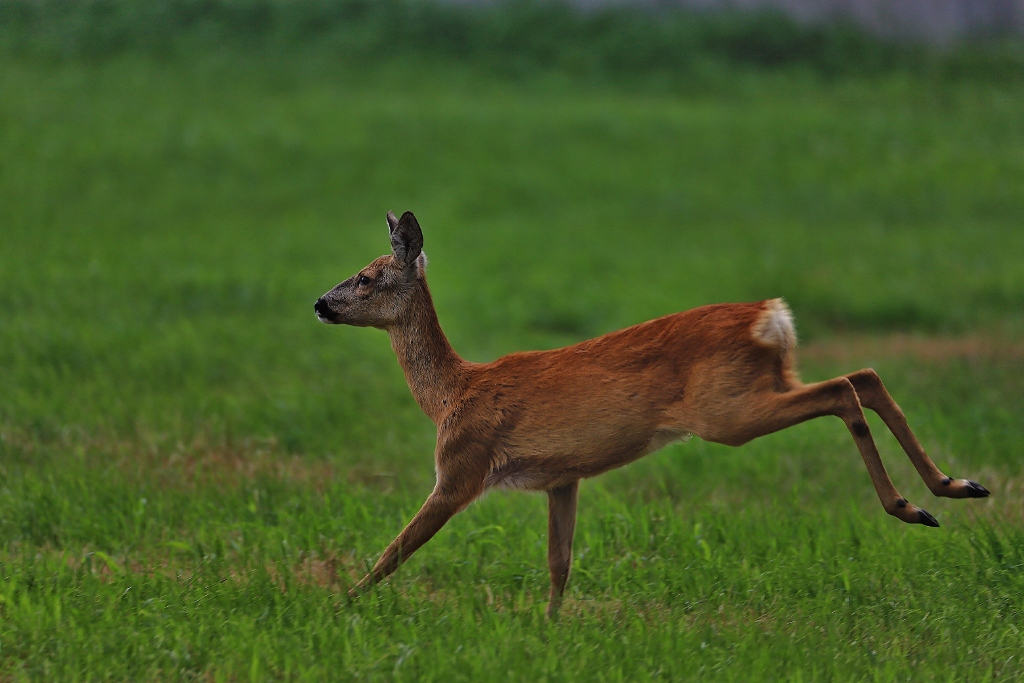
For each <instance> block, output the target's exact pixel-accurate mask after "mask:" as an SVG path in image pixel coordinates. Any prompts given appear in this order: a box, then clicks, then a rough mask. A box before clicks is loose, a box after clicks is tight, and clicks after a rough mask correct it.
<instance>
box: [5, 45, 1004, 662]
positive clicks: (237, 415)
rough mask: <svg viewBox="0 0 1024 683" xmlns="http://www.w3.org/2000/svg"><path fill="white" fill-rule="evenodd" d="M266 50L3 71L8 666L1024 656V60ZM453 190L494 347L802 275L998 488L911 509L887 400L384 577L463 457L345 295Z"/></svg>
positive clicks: (459, 253) (468, 292) (453, 230)
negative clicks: (885, 420)
mask: <svg viewBox="0 0 1024 683" xmlns="http://www.w3.org/2000/svg"><path fill="white" fill-rule="evenodd" d="M488 73H490V72H487V73H484V72H481V71H478V70H475V69H474V68H473V67H471V66H465V65H463V66H453V65H452V64H450V63H444V64H441V63H434V62H432V61H430V60H429V59H424V60H420V61H417V62H415V63H414V62H412V61H408V60H405V61H403V60H399V61H394V62H391V63H387V64H380V65H377V66H373V67H366V66H365V65H362V66H360V67H358V68H356V67H354V66H351V65H349V66H346V62H343V61H337V60H330V59H326V58H323V57H318V56H317V55H315V54H306V55H303V54H298V53H285V54H270V53H266V54H264V53H260V52H259V51H254V50H250V51H246V50H242V49H230V50H225V51H222V52H217V51H211V50H206V51H203V52H199V53H197V54H195V55H193V56H192V57H183V56H180V55H179V56H177V57H174V58H166V59H155V58H150V57H140V56H137V55H134V56H133V55H124V56H120V57H117V56H114V57H110V58H106V59H103V60H84V59H83V60H76V59H71V60H63V61H52V60H50V61H46V60H42V59H37V58H31V57H15V56H10V55H7V56H5V57H3V58H2V60H0V681H8V680H10V681H20V680H67V681H73V680H188V679H200V680H213V681H222V680H224V681H241V680H252V681H262V680H325V679H328V678H335V679H342V680H344V679H350V678H351V679H369V680H444V681H451V680H490V679H501V680H503V679H509V680H526V681H541V680H607V681H613V680H648V679H659V680H738V681H750V680H793V681H798V680H800V681H809V680H839V681H860V680H880V681H890V680H892V681H895V680H942V681H947V680H955V681H1011V680H1019V679H1020V678H1021V677H1022V676H1024V662H1022V657H1021V643H1022V641H1024V633H1022V629H1024V614H1022V608H1024V505H1022V502H1021V501H1022V498H1021V495H1022V493H1024V491H1022V489H1024V471H1022V465H1021V462H1022V461H1021V458H1020V455H1021V453H1022V451H1024V426H1022V425H1024V401H1022V398H1021V397H1022V396H1024V342H1022V339H1024V230H1022V229H1021V226H1022V225H1024V193H1022V192H1021V188H1022V187H1024V118H1022V117H1021V115H1020V112H1021V111H1024V90H1022V89H1021V88H1020V83H1018V82H1015V81H1009V82H1008V81H994V80H983V79H977V80H971V79H958V80H944V79H936V78H929V77H927V76H922V75H906V74H901V73H900V72H893V73H887V74H878V75H874V76H870V77H855V76H848V77H843V78H838V79H823V78H821V77H818V76H815V75H814V74H811V73H807V72H805V71H801V70H799V69H787V70H756V69H739V68H738V69H735V70H734V71H729V72H723V73H721V74H719V75H718V76H716V77H714V78H709V79H705V80H700V81H699V82H694V83H693V84H691V85H686V84H685V83H684V84H682V85H680V84H676V85H675V86H672V87H663V88H659V87H653V86H650V87H648V86H642V87H641V86H640V85H637V86H636V87H631V86H630V84H628V83H622V82H616V83H606V84H604V85H601V84H595V83H593V82H591V83H590V84H589V85H588V84H583V83H581V82H580V81H579V80H576V79H573V78H571V77H569V76H566V75H564V74H561V72H554V71H553V72H544V71H537V72H530V73H529V74H527V75H520V76H517V77H514V78H513V77H506V78H495V77H493V75H487V74H488ZM388 209H394V210H396V211H399V212H400V211H403V210H407V209H411V210H414V211H415V212H416V214H417V216H418V218H419V220H420V222H421V224H422V225H423V228H424V233H425V240H426V245H425V250H426V252H427V253H428V254H429V256H430V268H429V277H430V282H431V286H432V289H433V292H434V297H435V301H436V303H437V307H438V312H439V316H440V319H441V323H442V325H443V326H444V327H445V329H446V331H447V332H448V334H449V337H450V339H451V340H452V343H453V345H454V346H455V348H456V349H457V350H459V351H460V352H461V353H462V354H463V355H464V356H465V357H467V358H469V359H471V360H477V361H482V360H489V359H493V358H496V357H497V356H499V355H502V354H504V353H507V352H510V351H513V350H517V349H523V348H551V347H555V346H560V345H563V344H566V343H570V342H573V341H577V340H580V339H583V338H586V337H589V336H593V335H597V334H600V333H603V332H607V331H610V330H613V329H616V328H619V327H622V326H625V325H628V324H632V323H636V322H640V321H642V320H645V319H647V318H650V317H654V316H657V315H662V314H665V313H670V312H673V311H677V310H682V309H685V308H688V307H692V306H696V305H700V304H704V303H711V302H717V301H737V300H751V299H758V298H766V297H770V296H784V297H786V298H787V300H788V301H789V302H790V304H791V306H792V308H793V309H794V311H795V313H796V316H797V324H798V331H799V332H800V334H801V336H802V339H803V344H804V346H805V347H806V349H805V354H804V360H803V362H802V370H803V375H804V377H805V379H808V380H814V379H823V378H826V377H830V376H834V375H836V374H839V373H840V372H849V371H851V370H854V369H857V368H859V367H864V366H868V365H870V366H873V367H875V368H876V369H877V370H878V371H879V372H880V373H881V375H882V377H883V378H884V379H885V381H886V383H887V385H888V386H889V389H890V391H891V392H892V393H893V395H894V396H895V398H896V400H897V401H899V402H900V403H901V405H902V406H903V408H904V410H905V411H906V413H907V415H908V418H909V420H910V422H911V425H912V426H913V427H914V428H915V430H916V432H917V434H918V436H919V437H920V439H921V441H922V442H923V443H924V445H925V447H926V448H927V449H928V450H929V452H930V453H931V455H932V457H933V458H934V459H935V460H936V462H937V463H938V464H939V466H940V467H941V468H943V469H945V470H946V471H947V472H948V473H949V474H952V475H954V476H967V477H970V478H974V479H977V480H979V481H981V483H983V484H985V485H986V486H988V487H989V488H990V489H992V491H993V494H994V495H993V497H992V498H990V499H987V500H984V501H950V500H945V499H934V498H931V497H930V495H929V494H928V492H927V490H926V489H925V487H924V486H923V484H922V483H921V482H920V480H919V479H918V478H917V476H916V474H915V473H914V471H913V468H912V467H911V466H910V464H909V462H908V461H907V459H906V458H905V456H903V454H902V452H901V451H900V450H899V447H898V445H897V444H896V443H895V440H894V439H893V438H892V436H891V435H890V434H889V433H888V432H887V431H885V429H884V426H883V425H882V424H881V423H880V422H879V421H878V420H876V419H874V417H873V416H871V424H872V428H873V431H874V434H875V436H876V439H877V441H878V444H879V448H880V450H881V452H882V455H883V458H884V459H885V461H886V464H887V466H888V467H889V470H890V473H891V474H892V476H893V479H894V480H895V482H896V484H897V486H898V487H899V488H900V489H901V491H902V492H903V493H904V494H905V495H906V496H907V497H908V498H909V499H910V500H911V501H912V502H915V503H917V504H920V505H922V506H923V507H925V508H926V509H928V510H929V511H931V512H932V513H933V514H935V516H936V517H937V518H938V519H939V521H940V523H941V524H942V525H943V526H942V528H940V529H927V528H923V527H918V526H915V527H910V526H907V525H902V524H901V523H899V522H897V521H895V520H894V519H892V518H890V517H888V516H887V515H885V513H884V511H883V510H882V509H881V506H880V505H879V504H878V502H877V499H875V497H874V492H873V490H872V488H871V485H870V482H869V480H868V477H867V474H866V472H865V471H864V467H863V465H862V464H861V462H860V458H859V457H858V455H857V452H856V449H855V447H854V445H853V443H852V440H851V439H850V438H849V435H848V434H847V432H846V430H845V429H844V428H843V425H842V424H840V423H839V422H838V421H836V420H818V421H814V422H811V423H807V424H805V425H801V426H799V427H797V428H794V429H791V430H788V431H786V432H784V433H780V434H776V435H772V436H769V437H765V438H762V439H759V440H757V441H755V442H753V443H751V444H749V445H747V446H745V447H743V448H741V449H729V448H726V447H721V446H716V445H713V444H708V443H704V442H701V441H699V440H696V439H695V440H693V441H691V442H689V443H687V444H682V445H678V446H673V447H670V448H668V449H666V450H665V451H663V452H661V453H658V454H655V455H653V456H649V457H648V458H646V459H644V460H642V461H640V462H638V463H635V464H633V465H630V466H629V467H627V468H625V469H623V470H619V471H616V472H613V473H611V474H608V475H606V476H604V477H602V478H599V479H596V480H592V481H587V482H585V483H584V484H583V486H582V487H581V493H580V516H579V526H578V529H577V537H576V544H575V565H574V573H573V576H572V579H571V580H570V588H569V594H568V598H567V602H566V605H565V608H564V611H563V617H562V619H561V620H560V621H558V622H557V623H549V622H547V621H546V620H545V619H544V617H543V613H544V606H545V598H546V590H547V575H546V565H545V547H546V546H545V544H546V540H545V531H546V522H545V511H546V505H545V502H544V500H543V498H542V497H540V496H538V495H531V494H523V493H502V492H494V493H491V494H489V495H488V496H486V497H485V498H484V499H482V500H481V501H479V502H477V503H476V504H474V505H473V506H472V507H471V508H470V509H469V510H467V511H466V512H465V513H463V514H462V515H460V516H458V517H457V518H455V519H454V520H453V521H452V522H451V523H450V524H449V525H448V526H447V527H446V528H445V529H443V530H442V532H441V533H440V534H438V536H437V537H436V538H435V539H434V540H433V541H432V542H431V543H429V544H428V545H427V546H425V547H424V548H423V549H422V550H421V551H420V552H419V553H418V554H417V555H416V556H415V557H414V558H412V559H411V560H410V561H409V562H408V564H407V565H405V566H404V567H403V568H402V569H401V570H399V572H398V573H397V574H396V575H395V576H394V577H393V579H392V580H391V581H390V582H389V583H387V584H385V585H382V586H381V587H380V588H379V589H377V590H375V591H374V592H373V593H371V594H369V595H367V596H365V597H364V598H363V599H361V600H359V601H358V602H355V603H351V604H350V603H349V602H348V601H347V600H346V599H345V597H344V596H345V591H346V590H347V588H348V586H350V585H351V583H352V582H353V581H354V580H355V579H356V578H358V576H359V575H360V574H361V572H362V571H364V570H365V568H366V566H367V565H368V564H369V563H372V562H373V561H374V560H375V559H376V557H377V555H378V554H379V553H380V551H381V550H383V548H384V547H385V545H386V544H387V543H388V542H389V541H390V540H391V539H392V538H393V537H394V535H395V534H396V533H397V532H398V531H399V530H400V529H401V527H402V525H403V524H404V523H405V521H406V520H408V518H409V517H410V515H411V514H412V513H413V512H414V511H415V509H416V508H417V507H418V505H419V503H420V502H421V501H422V499H423V498H424V497H425V496H426V494H427V493H428V492H429V490H430V487H431V485H432V483H433V471H432V465H433V463H432V447H433V437H434V431H433V425H432V424H431V423H430V421H429V420H428V419H427V418H426V417H425V416H424V415H422V414H421V413H420V412H419V410H418V408H417V407H416V405H415V403H414V401H413V400H412V398H411V396H410V395H409V393H408V390H407V388H406V386H405V383H404V380H403V377H402V375H401V372H400V370H399V368H398V366H397V363H396V362H395V359H394V357H393V355H392V352H391V350H390V347H389V345H388V342H387V337H386V335H384V333H382V332H379V331H376V330H366V329H352V328H331V327H328V326H325V325H321V324H319V323H318V322H317V321H316V319H315V317H314V316H313V311H312V304H313V302H314V300H315V299H316V297H317V296H319V295H320V294H321V293H323V292H324V291H326V290H327V289H329V288H330V287H331V286H333V285H334V284H335V283H336V282H338V281H340V280H341V279H344V278H345V277H348V275H350V274H351V273H352V272H354V271H355V269H357V268H359V267H360V266H362V265H364V264H365V263H366V262H368V261H370V260H371V259H372V258H374V257H376V256H378V255H379V254H381V253H384V252H385V251H386V250H387V238H386V225H385V222H384V213H385V212H386V211H387V210H388Z"/></svg>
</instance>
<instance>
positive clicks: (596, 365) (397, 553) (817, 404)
mask: <svg viewBox="0 0 1024 683" xmlns="http://www.w3.org/2000/svg"><path fill="white" fill-rule="evenodd" d="M387 220H388V226H389V228H390V233H391V246H392V252H393V253H391V254H389V255H386V256H381V257H380V258H378V259H377V260H375V261H373V262H372V263H370V264H369V265H368V266H366V267H365V268H363V269H362V270H361V271H359V272H358V273H357V274H355V275H353V276H352V277H350V278H349V279H347V280H345V281H344V282H342V283H341V284H339V285H338V286H337V287H335V288H334V289H332V290H330V291H329V292H327V293H326V294H324V295H323V296H322V297H320V299H318V300H317V302H316V305H315V310H316V314H317V317H318V318H319V319H320V320H321V321H323V322H325V323H334V324H346V325H357V326H372V327H377V328H380V329H384V330H386V331H387V332H388V334H389V335H390V336H391V346H392V348H393V349H394V351H395V354H397V356H398V362H399V363H400V364H401V366H402V369H403V370H404V372H405V377H406V380H407V381H408V383H409V389H410V390H411V391H412V394H413V396H414V397H415V398H416V402H417V403H418V404H419V406H420V408H422V409H423V412H425V413H426V414H427V415H428V416H429V417H430V419H431V420H433V421H434V423H435V424H436V425H437V446H436V450H435V452H434V462H435V466H436V472H437V483H436V485H435V487H434V490H433V492H432V493H431V494H430V496H429V497H428V498H427V500H426V502H424V503H423V507H422V508H421V509H420V510H419V512H417V513H416V515H415V516H414V517H413V518H412V521H410V522H409V524H408V526H406V527H405V529H403V530H402V532H401V533H400V534H399V535H398V538H396V539H395V540H394V542H392V543H391V545H390V546H388V548H387V549H386V550H385V551H384V554H383V555H382V556H381V558H380V560H379V561H378V562H377V564H376V565H375V566H374V568H373V570H372V571H371V572H370V573H369V574H368V575H367V576H366V577H364V578H363V579H362V580H361V581H360V582H359V583H358V584H357V585H356V586H355V587H354V588H353V589H352V590H351V591H350V595H351V596H353V597H354V596H356V595H358V594H359V593H360V592H361V591H363V590H365V589H366V588H368V587H369V586H371V585H373V584H374V583H376V582H377V581H380V580H381V579H383V578H384V577H385V576H387V575H388V574H390V573H391V572H393V571H395V569H396V568H397V567H398V565H399V564H401V563H402V562H403V561H404V560H407V559H408V558H409V556H410V555H412V554H413V553H414V552H415V551H416V549H417V548H419V547H420V546H422V545H423V544H424V543H426V542H427V541H428V540H430V538H431V537H432V536H433V535H434V534H435V533H437V531H438V530H439V529H440V528H441V527H442V526H444V524H445V523H446V522H447V521H448V520H449V519H450V518H451V517H452V516H453V515H454V514H456V513H457V512H459V511H460V510H462V509H463V508H465V507H466V506H467V505H469V504H470V502H472V501H473V499H475V498H476V497H477V496H479V495H480V494H481V493H483V492H484V491H485V490H486V489H488V488H490V487H492V486H504V487H509V488H517V489H526V490H531V491H546V492H547V494H548V515H549V516H548V568H549V570H550V572H551V597H550V602H549V605H548V614H549V615H550V616H554V615H555V613H556V612H557V610H558V606H559V603H560V601H561V597H562V593H563V591H564V589H565V584H566V581H567V579H568V577H569V568H570V564H571V562H572V538H573V531H574V529H575V526H576V493H577V489H578V486H579V481H580V479H583V478H586V477H594V476H597V475H598V474H601V473H602V472H607V471H608V470H610V469H613V468H615V467H620V466H622V465H625V464H626V463H629V462H632V461H633V460H636V459H637V458H640V457H642V456H644V455H647V454H648V453H651V452H653V451H656V450H658V449H659V448H662V447H663V446H665V445H667V444H669V443H671V442H673V441H677V440H679V439H682V438H685V437H687V436H690V435H692V434H696V435H697V436H699V437H700V438H702V439H704V440H706V441H714V442H716V443H722V444H728V445H730V446H739V445H741V444H744V443H746V442H748V441H750V440H751V439H754V438H757V437H759V436H762V435H764V434H770V433H771V432H775V431H778V430H780V429H785V428H786V427H791V426H793V425H795V424H798V423H800V422H803V421H805V420H809V419H811V418H815V417H821V416H823V415H834V416H836V417H839V418H840V419H842V420H843V422H845V423H846V427H847V428H848V429H849V430H850V433H851V434H852V435H853V440H854V442H855V443H856V444H857V448H858V450H860V454H861V457H862V458H863V459H864V464H865V465H866V466H867V470H868V474H869V475H870V477H871V483H872V484H874V486H875V491H876V492H877V493H878V497H879V498H880V499H881V501H882V507H884V508H885V511H886V512H888V513H889V514H890V515H893V516H894V517H897V518H899V519H901V520H903V521H904V522H909V523H911V524H924V525H926V526H938V522H936V521H935V518H934V517H932V516H931V515H930V514H928V513H927V512H925V511H924V510H922V509H921V508H919V507H917V506H915V505H912V504H911V503H909V502H908V501H907V500H906V499H905V498H904V497H903V496H901V495H900V494H899V492H898V491H897V490H896V487H895V486H893V484H892V481H891V480H890V479H889V475H888V474H886V471H885V468H884V467H883V466H882V461H881V460H880V459H879V456H878V451H877V450H876V449H875V444H874V441H872V439H871V432H870V430H869V429H868V423H867V422H866V421H865V419H864V413H863V412H862V408H869V409H871V410H873V411H875V412H876V413H878V415H879V416H880V417H881V418H882V420H883V421H884V422H885V424H886V426H887V427H888V428H889V429H890V430H892V432H893V434H895V435H896V438H897V439H898V440H899V443H900V445H901V446H902V447H903V450H905V451H906V452H907V455H908V456H909V457H910V460H911V462H913V464H914V467H916V468H917V471H918V473H919V474H920V475H921V477H922V478H923V479H924V481H925V483H926V484H927V485H928V488H929V489H930V490H931V492H932V493H933V494H935V495H936V496H946V497H949V498H981V497H985V496H987V495H989V492H988V490H986V489H985V488H984V487H983V486H981V485H980V484H977V483H975V482H973V481H968V480H967V479H950V478H949V477H947V476H946V475H944V474H943V473H942V472H940V471H939V469H938V468H937V467H936V466H935V465H934V464H933V463H932V461H931V460H930V459H929V458H928V456H927V455H926V454H925V452H924V449H923V448H922V447H921V444H920V443H919V442H918V440H917V438H916V437H915V436H914V434H913V432H911V431H910V427H909V426H907V421H906V419H905V417H904V416H903V412H902V411H901V410H900V408H899V406H897V405H896V403H895V402H894V401H893V400H892V397H891V396H889V393H888V392H887V391H886V390H885V387H884V386H883V385H882V381H881V380H880V379H879V378H878V375H877V374H876V373H875V371H874V370H870V369H865V370H858V371H857V372H854V373H851V374H849V375H845V376H842V377H836V378H835V379H830V380H827V381H824V382H817V383H815V384H802V383H801V382H800V380H799V378H798V377H797V374H796V369H795V367H794V355H793V354H794V347H795V346H796V335H795V333H794V330H793V320H792V316H791V314H790V312H789V309H788V308H787V306H786V304H785V303H783V301H782V300H781V299H770V300H768V301H759V302H756V303H742V304H717V305H711V306H702V307H700V308H695V309H693V310H690V311H683V312H682V313H675V314H673V315H667V316H665V317H663V318H658V319H656V320H651V321H648V322H645V323H642V324H640V325H635V326H633V327H629V328H626V329H624V330H619V331H618V332H611V333H609V334H606V335H604V336H603V337H598V338H597V339H592V340H590V341H584V342H580V343H579V344H575V345H573V346H569V347H566V348H562V349H555V350H553V351H530V352H525V353H513V354H511V355H508V356H505V357H504V358H499V359H498V360H496V361H494V362H492V363H481V364H478V363H470V362H467V361H464V360H462V359H461V358H460V357H459V356H458V355H457V354H456V353H455V351H454V350H453V349H452V347H451V346H450V345H449V343H448V340H447V338H445V335H444V332H442V331H441V326H440V325H439V324H438V321H437V314H436V313H435V311H434V305H433V302H432V300H431V297H430V290H429V289H428V288H427V280H426V273H425V270H426V257H425V255H424V254H423V252H422V248H423V233H422V232H421V231H420V227H419V224H418V223H417V221H416V218H415V217H414V216H413V214H412V213H410V212H406V213H405V214H404V215H403V216H402V218H401V220H398V219H396V218H395V215H394V214H393V213H388V216H387Z"/></svg>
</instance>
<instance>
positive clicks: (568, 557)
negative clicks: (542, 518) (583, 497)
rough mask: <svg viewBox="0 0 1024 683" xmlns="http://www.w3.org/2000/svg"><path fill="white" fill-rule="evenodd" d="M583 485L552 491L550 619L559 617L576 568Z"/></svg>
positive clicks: (549, 521)
mask: <svg viewBox="0 0 1024 683" xmlns="http://www.w3.org/2000/svg"><path fill="white" fill-rule="evenodd" d="M579 486H580V483H579V482H578V481H574V482H572V483H571V484H566V485H565V486H559V487H558V488H554V489H551V490H550V491H548V570H549V571H550V572H551V597H550V600H549V602H548V610H547V615H548V617H549V618H555V617H557V616H558V608H559V606H561V604H562V593H563V592H564V591H565V584H566V582H567V581H568V580H569V571H570V569H571V568H572V537H573V534H574V533H575V531H576V494H577V493H578V492H579Z"/></svg>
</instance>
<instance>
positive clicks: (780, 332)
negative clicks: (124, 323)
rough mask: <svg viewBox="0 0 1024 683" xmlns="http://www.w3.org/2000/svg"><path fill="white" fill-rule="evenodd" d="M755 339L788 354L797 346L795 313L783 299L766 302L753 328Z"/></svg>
mask: <svg viewBox="0 0 1024 683" xmlns="http://www.w3.org/2000/svg"><path fill="white" fill-rule="evenodd" d="M751 332H752V333H753V335H754V340H755V341H757V342H758V343H759V344H763V345H765V346H767V347H769V348H773V349H778V351H779V353H780V355H786V354H788V353H789V352H791V351H792V350H793V349H794V348H796V328H794V327H793V313H792V311H790V310H789V306H787V305H786V302H785V301H783V300H782V299H769V300H768V301H765V302H764V311H762V313H761V316H760V317H759V318H758V319H757V322H755V323H754V327H753V329H752V330H751Z"/></svg>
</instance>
